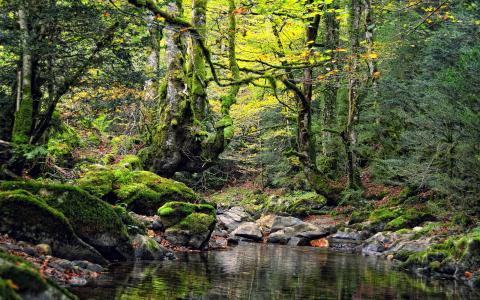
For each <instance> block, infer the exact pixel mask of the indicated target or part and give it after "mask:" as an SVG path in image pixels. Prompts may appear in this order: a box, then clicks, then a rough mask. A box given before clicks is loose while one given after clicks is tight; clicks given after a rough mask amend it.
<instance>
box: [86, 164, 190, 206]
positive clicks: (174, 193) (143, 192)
mask: <svg viewBox="0 0 480 300" xmlns="http://www.w3.org/2000/svg"><path fill="white" fill-rule="evenodd" d="M77 184H78V185H79V186H80V187H82V188H84V189H86V190H87V191H89V192H90V193H92V194H94V195H96V196H98V197H100V198H102V199H104V200H106V201H107V202H110V203H112V204H113V203H118V202H122V203H125V204H127V205H128V209H129V210H132V211H134V212H136V213H139V214H145V215H153V214H155V213H156V211H157V209H158V208H159V207H160V206H162V205H163V204H165V203H166V202H168V201H184V202H193V201H194V200H196V199H198V196H197V195H196V194H195V192H193V190H192V189H190V188H188V187H187V186H186V185H185V184H183V183H181V182H177V181H174V180H171V179H167V178H163V177H160V176H158V175H156V174H155V173H152V172H148V171H131V170H129V169H127V168H124V167H117V168H108V169H105V170H93V171H89V172H87V173H86V174H85V175H84V176H83V177H82V178H81V179H80V180H78V182H77Z"/></svg>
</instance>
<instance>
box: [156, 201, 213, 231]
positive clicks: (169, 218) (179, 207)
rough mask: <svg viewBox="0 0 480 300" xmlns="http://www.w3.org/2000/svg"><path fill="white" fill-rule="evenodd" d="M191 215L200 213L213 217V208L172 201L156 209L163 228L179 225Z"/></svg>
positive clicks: (205, 205) (207, 205) (206, 205)
mask: <svg viewBox="0 0 480 300" xmlns="http://www.w3.org/2000/svg"><path fill="white" fill-rule="evenodd" d="M192 213H202V214H206V215H210V216H216V215H215V208H214V207H213V206H211V205H209V204H192V203H187V202H178V201H172V202H168V203H166V204H164V205H163V206H162V207H160V208H159V209H158V212H157V214H158V216H159V217H160V223H161V224H162V225H163V226H164V228H169V227H172V226H174V225H175V224H178V223H180V222H181V221H182V220H183V219H185V218H186V217H188V216H189V215H191V214H192Z"/></svg>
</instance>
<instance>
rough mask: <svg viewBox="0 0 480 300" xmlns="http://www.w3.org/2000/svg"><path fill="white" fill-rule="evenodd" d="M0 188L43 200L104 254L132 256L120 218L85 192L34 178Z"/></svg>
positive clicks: (112, 257) (102, 202)
mask: <svg viewBox="0 0 480 300" xmlns="http://www.w3.org/2000/svg"><path fill="white" fill-rule="evenodd" d="M0 189H2V190H6V189H8V190H11V189H23V190H27V191H29V192H31V193H33V194H35V195H37V196H38V197H39V198H41V199H42V200H44V202H45V203H46V204H48V205H49V206H50V207H52V208H54V209H56V210H58V211H60V212H62V213H63V215H64V216H65V217H66V218H67V219H68V220H69V222H70V224H71V225H72V228H73V230H74V231H75V233H76V234H77V235H78V236H79V237H80V238H81V239H82V240H84V241H85V242H87V243H88V244H90V245H91V246H93V247H94V248H95V249H97V250H98V252H100V253H101V254H102V255H103V256H104V257H106V258H107V259H112V260H126V259H129V258H132V257H133V248H132V247H131V244H130V240H129V237H128V233H127V227H125V225H124V224H123V223H122V218H121V217H120V216H119V215H118V214H117V212H116V211H115V210H114V208H112V206H111V205H110V204H108V203H106V202H105V201H102V200H100V199H98V198H96V197H94V196H92V195H90V194H89V193H87V192H86V191H84V190H82V189H80V188H78V187H75V186H70V185H65V184H45V183H41V182H36V181H17V182H5V183H3V184H2V185H0Z"/></svg>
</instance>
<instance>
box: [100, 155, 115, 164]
mask: <svg viewBox="0 0 480 300" xmlns="http://www.w3.org/2000/svg"><path fill="white" fill-rule="evenodd" d="M102 162H103V163H104V164H105V165H110V164H112V163H114V162H115V155H113V154H111V153H108V154H105V155H104V156H103V157H102Z"/></svg>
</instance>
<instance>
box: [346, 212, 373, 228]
mask: <svg viewBox="0 0 480 300" xmlns="http://www.w3.org/2000/svg"><path fill="white" fill-rule="evenodd" d="M368 215H369V213H368V212H367V211H364V210H355V211H354V212H352V214H351V215H350V220H349V222H348V223H349V224H350V225H351V224H357V223H361V222H363V221H365V220H367V219H368Z"/></svg>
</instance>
